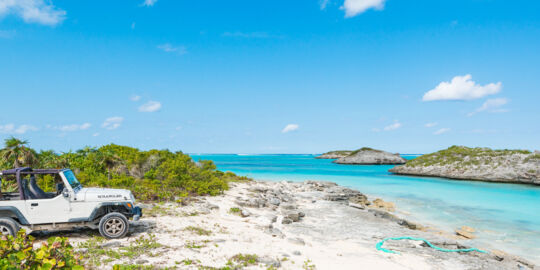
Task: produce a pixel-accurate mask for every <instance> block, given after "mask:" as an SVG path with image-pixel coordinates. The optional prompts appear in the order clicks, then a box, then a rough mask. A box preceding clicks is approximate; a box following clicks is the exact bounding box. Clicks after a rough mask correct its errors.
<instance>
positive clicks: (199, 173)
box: [0, 139, 249, 201]
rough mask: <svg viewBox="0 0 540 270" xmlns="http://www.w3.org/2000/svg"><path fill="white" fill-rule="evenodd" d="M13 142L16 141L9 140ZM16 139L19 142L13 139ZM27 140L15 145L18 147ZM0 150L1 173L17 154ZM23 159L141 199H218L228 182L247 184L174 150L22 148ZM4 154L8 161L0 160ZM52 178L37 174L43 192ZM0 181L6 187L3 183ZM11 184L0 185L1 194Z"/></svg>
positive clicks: (49, 187)
mask: <svg viewBox="0 0 540 270" xmlns="http://www.w3.org/2000/svg"><path fill="white" fill-rule="evenodd" d="M10 140H16V139H10ZM16 141H17V140H16ZM25 143H27V142H26V141H19V144H21V145H22V146H21V145H19V148H21V147H26V146H24V145H25ZM8 146H9V145H8V143H7V142H6V148H5V149H3V150H0V153H9V154H10V155H7V154H6V155H4V154H2V155H0V169H9V168H12V167H13V164H14V162H15V161H17V160H18V159H13V158H11V157H12V156H13V155H17V154H20V153H21V151H18V152H17V151H15V150H13V149H12V148H8ZM24 149H27V151H26V152H25V153H26V155H35V157H34V158H31V159H30V158H25V160H26V159H28V160H37V164H30V163H28V164H20V165H22V166H34V167H38V166H39V167H41V168H71V169H72V170H73V172H74V173H75V175H76V176H77V178H78V179H79V181H80V182H81V184H82V185H83V186H87V187H92V186H94V187H109V188H123V189H129V190H131V191H132V192H133V193H134V195H135V196H136V197H137V198H138V199H140V200H145V201H149V200H159V201H165V200H166V201H173V200H177V199H178V198H181V197H186V196H189V195H212V196H213V195H219V194H221V193H222V192H223V191H224V190H227V189H228V188H229V185H228V183H229V182H232V181H249V179H248V178H246V177H239V176H237V175H235V174H234V173H231V172H221V171H218V170H217V168H216V165H215V164H214V163H213V162H212V161H208V160H203V161H198V162H197V161H194V160H193V159H192V158H191V157H190V156H188V155H186V154H184V153H182V152H180V151H178V152H171V151H169V150H149V151H140V150H139V149H137V148H133V147H128V146H120V145H115V144H109V145H105V146H102V147H100V148H90V147H85V148H83V149H80V150H77V151H75V152H68V153H63V154H56V153H55V152H54V151H52V150H48V151H40V152H39V153H38V152H36V151H34V150H32V149H30V148H28V147H26V148H24ZM3 156H6V157H10V158H9V159H5V158H1V157H3ZM55 180H58V179H54V178H53V177H51V176H38V185H39V186H40V187H42V189H44V190H45V191H47V192H51V191H54V190H55V188H56V187H55V185H54V183H55ZM4 182H5V183H6V184H4ZM9 183H13V181H3V183H2V185H3V187H2V190H11V189H13V187H10V186H7V185H8V184H9Z"/></svg>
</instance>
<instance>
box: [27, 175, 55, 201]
mask: <svg viewBox="0 0 540 270" xmlns="http://www.w3.org/2000/svg"><path fill="white" fill-rule="evenodd" d="M28 190H29V191H30V193H31V194H32V197H34V199H48V198H49V197H50V196H49V194H47V193H45V191H43V190H42V189H41V188H39V186H38V185H37V183H36V177H35V176H33V175H32V176H31V177H30V184H29V185H28Z"/></svg>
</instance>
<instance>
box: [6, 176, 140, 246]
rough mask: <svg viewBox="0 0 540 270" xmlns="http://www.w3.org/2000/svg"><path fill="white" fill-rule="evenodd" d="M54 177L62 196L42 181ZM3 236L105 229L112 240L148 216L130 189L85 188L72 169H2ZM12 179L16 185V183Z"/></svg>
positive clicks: (102, 232) (104, 235)
mask: <svg viewBox="0 0 540 270" xmlns="http://www.w3.org/2000/svg"><path fill="white" fill-rule="evenodd" d="M45 175H51V176H53V177H54V179H55V181H56V182H57V183H56V192H55V193H53V192H51V193H48V192H44V191H43V190H42V189H41V188H40V187H39V186H38V185H37V183H36V176H37V177H44V176H45ZM2 181H4V183H3V184H4V187H10V188H11V189H12V190H10V191H7V192H4V191H3V190H0V234H2V235H6V234H11V235H15V234H16V233H17V231H18V230H19V229H20V228H23V229H25V230H26V231H27V233H30V232H32V231H48V230H64V229H71V228H75V227H87V228H91V229H96V228H97V229H99V232H100V234H101V235H102V236H103V237H106V238H121V237H124V236H125V235H126V234H127V233H128V230H129V221H128V219H131V218H132V219H133V220H138V219H139V218H140V217H141V216H142V211H141V208H140V207H135V205H134V203H135V197H134V196H133V194H132V193H131V191H129V190H124V189H107V188H83V187H82V185H81V184H80V183H79V181H78V180H77V178H76V177H75V174H74V173H73V172H72V171H71V170H69V169H62V170H58V169H45V170H32V169H31V168H17V169H11V170H5V171H0V189H1V188H2ZM10 181H11V182H10Z"/></svg>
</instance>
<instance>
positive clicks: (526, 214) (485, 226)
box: [191, 154, 540, 264]
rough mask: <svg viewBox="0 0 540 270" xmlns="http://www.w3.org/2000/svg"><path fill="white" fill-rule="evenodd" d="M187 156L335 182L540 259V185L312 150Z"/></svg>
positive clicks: (244, 171) (237, 169)
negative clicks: (427, 172) (404, 168)
mask: <svg viewBox="0 0 540 270" xmlns="http://www.w3.org/2000/svg"><path fill="white" fill-rule="evenodd" d="M191 156H192V157H193V158H194V159H195V160H199V159H208V160H213V161H214V162H215V163H216V165H217V167H218V168H219V169H220V170H223V171H232V172H234V173H236V174H239V175H245V176H249V177H252V178H254V179H259V180H272V181H282V180H289V181H304V180H325V181H333V182H336V183H338V184H340V185H343V186H348V187H351V188H355V189H358V190H360V191H361V192H363V193H365V194H367V195H368V196H369V197H370V199H374V198H375V197H381V198H383V199H384V200H388V201H393V202H395V203H396V205H397V207H398V209H399V211H400V212H401V214H404V215H407V216H408V218H409V219H411V220H416V221H418V222H421V223H422V224H430V225H433V226H436V227H437V228H439V229H442V230H445V231H449V232H451V231H453V230H454V229H455V228H458V227H461V226H463V225H467V226H471V227H473V228H476V229H477V230H478V233H477V236H478V238H477V239H475V240H473V241H471V242H472V243H471V244H474V245H476V246H477V247H478V248H496V249H502V250H504V251H506V252H509V253H513V254H516V255H520V256H523V257H525V258H527V259H529V260H532V261H534V262H535V263H536V264H540V187H536V186H528V185H514V184H497V183H484V182H474V181H455V180H446V179H439V178H428V177H409V176H398V175H392V174H390V173H388V169H390V168H392V166H385V165H383V166H381V165H378V166H376V165H360V166H359V165H339V164H334V163H332V161H331V160H324V159H315V158H314V155H232V154H231V155H191ZM404 157H405V158H407V159H411V158H414V157H416V156H414V155H409V156H407V155H404ZM389 236H390V235H389Z"/></svg>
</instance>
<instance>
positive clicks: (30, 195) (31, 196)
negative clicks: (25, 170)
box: [21, 179, 37, 200]
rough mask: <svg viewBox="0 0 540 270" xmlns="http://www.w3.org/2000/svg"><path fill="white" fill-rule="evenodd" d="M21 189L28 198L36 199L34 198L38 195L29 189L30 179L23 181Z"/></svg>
mask: <svg viewBox="0 0 540 270" xmlns="http://www.w3.org/2000/svg"><path fill="white" fill-rule="evenodd" d="M21 189H22V191H23V194H24V197H25V198H26V199H30V200H34V199H37V198H36V196H34V194H32V193H31V192H30V191H29V190H28V179H23V180H22V181H21Z"/></svg>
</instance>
